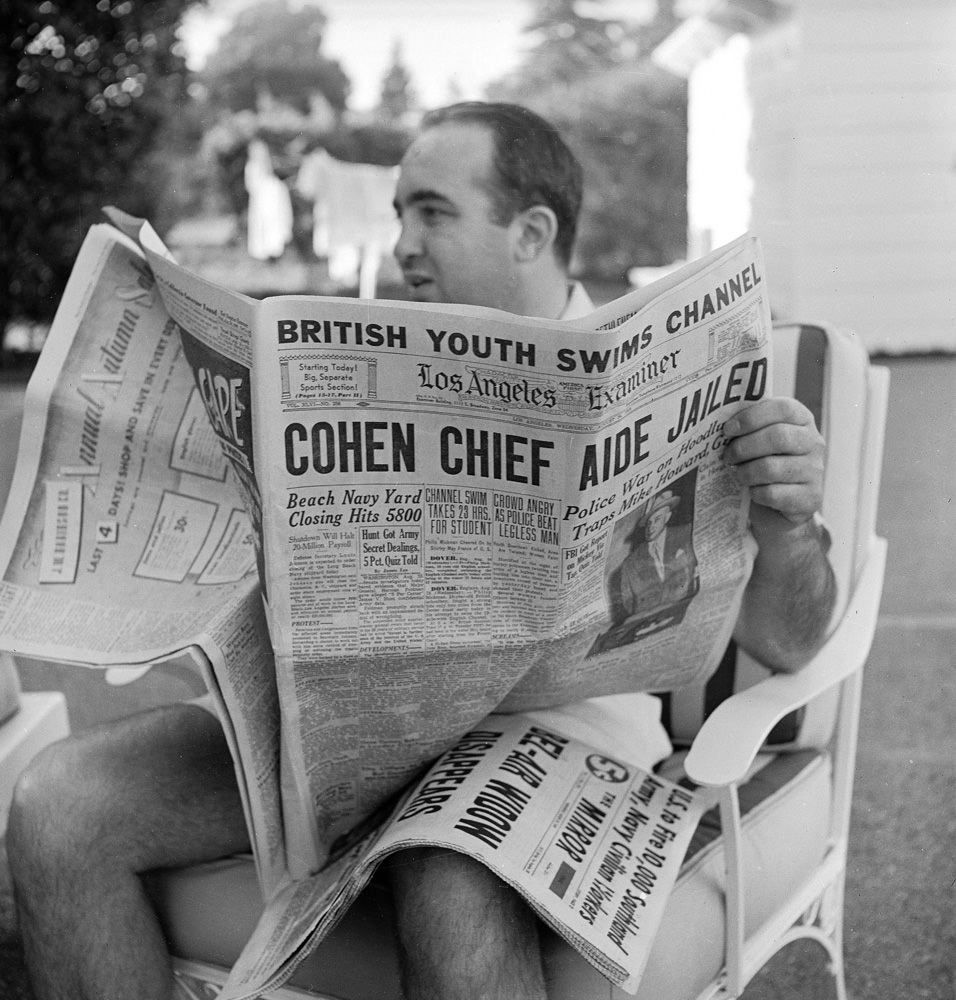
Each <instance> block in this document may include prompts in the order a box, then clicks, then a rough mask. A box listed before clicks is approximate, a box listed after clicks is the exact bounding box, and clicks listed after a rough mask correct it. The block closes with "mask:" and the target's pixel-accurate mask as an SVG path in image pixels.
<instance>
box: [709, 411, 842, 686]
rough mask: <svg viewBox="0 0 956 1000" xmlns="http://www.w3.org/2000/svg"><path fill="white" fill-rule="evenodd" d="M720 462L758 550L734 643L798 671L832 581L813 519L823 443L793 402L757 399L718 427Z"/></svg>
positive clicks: (819, 638)
mask: <svg viewBox="0 0 956 1000" xmlns="http://www.w3.org/2000/svg"><path fill="white" fill-rule="evenodd" d="M724 434H725V435H726V436H727V438H728V439H729V440H728V445H727V448H726V451H725V453H724V460H725V461H726V462H727V464H728V465H730V466H731V467H732V468H733V469H734V470H735V471H736V473H737V476H738V478H739V479H740V482H741V484H742V485H743V486H745V487H747V489H748V490H749V491H750V500H751V507H750V524H751V529H752V531H753V534H754V537H755V538H756V540H757V545H758V552H757V557H756V559H755V561H754V568H753V574H752V575H751V577H750V581H749V582H748V584H747V588H746V590H745V591H744V598H743V603H742V605H741V610H740V617H739V618H738V620H737V627H736V629H735V631H734V638H735V639H736V640H737V642H738V643H739V644H740V646H741V647H742V648H743V649H745V650H746V651H747V652H748V653H750V654H751V655H752V656H755V657H756V658H757V659H758V660H760V661H761V662H762V663H764V664H765V665H766V666H768V667H771V668H773V669H775V670H781V671H794V670H799V669H800V667H802V666H803V665H804V664H805V663H806V662H807V660H808V659H809V658H810V657H811V656H812V655H813V654H814V653H815V652H816V650H817V649H818V648H819V647H820V645H821V644H822V643H823V640H824V639H825V638H826V634H827V628H828V626H829V623H830V618H831V615H832V614H833V608H834V605H835V603H836V584H835V581H834V577H833V570H832V568H831V566H830V563H829V560H828V559H827V556H826V544H825V540H824V532H823V531H822V530H821V529H820V528H819V527H818V526H817V523H816V521H815V520H814V515H815V514H816V512H817V511H818V510H819V509H820V503H821V500H822V497H823V464H824V455H825V444H824V441H823V438H822V436H821V435H820V432H819V431H818V430H817V427H816V424H815V423H814V420H813V415H812V414H811V413H810V411H809V410H807V408H806V407H805V406H803V404H802V403H799V402H797V400H795V399H787V398H784V397H776V398H772V399H764V400H761V401H760V402H758V403H754V405H753V406H750V407H747V408H746V409H743V410H740V411H739V412H738V413H737V414H736V415H735V416H733V417H731V418H730V419H729V420H728V421H727V423H726V424H725V425H724Z"/></svg>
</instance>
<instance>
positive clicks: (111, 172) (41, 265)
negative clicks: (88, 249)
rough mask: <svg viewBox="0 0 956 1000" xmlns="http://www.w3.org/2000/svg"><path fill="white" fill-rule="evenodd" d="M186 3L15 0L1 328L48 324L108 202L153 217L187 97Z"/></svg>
mask: <svg viewBox="0 0 956 1000" xmlns="http://www.w3.org/2000/svg"><path fill="white" fill-rule="evenodd" d="M188 3H189V0H7V5H6V8H5V17H4V19H3V26H2V28H0V80H2V85H0V86H2V90H0V134H2V136H3V142H2V143H0V232H2V233H3V239H2V242H0V331H2V330H3V329H4V328H5V327H6V325H7V323H8V322H9V320H10V319H12V318H14V317H16V318H23V319H29V320H44V319H49V318H50V317H51V316H52V314H53V312H54V311H55V309H56V305H57V302H58V300H59V297H60V295H61V293H62V290H63V288H64V286H65V284H66V279H67V277H68V275H69V272H70V268H71V267H72V264H73V260H74V258H75V256H76V252H77V250H78V249H79V245H80V242H81V241H82V239H83V236H84V235H85V233H86V230H87V228H88V227H89V225H90V224H91V223H92V222H94V221H100V220H101V216H100V209H101V207H102V206H103V205H105V204H110V203H112V204H118V205H120V206H121V207H123V208H125V209H126V210H127V211H130V212H133V213H136V214H144V215H153V214H154V211H153V210H154V208H155V207H156V201H157V197H158V194H159V192H161V190H162V186H163V185H162V180H163V177H162V174H161V173H160V174H157V161H156V160H155V159H154V158H153V156H152V151H153V150H154V149H155V147H156V143H157V142H163V141H166V142H168V141H169V140H170V136H171V133H170V132H169V131H167V130H165V128H164V126H165V124H166V123H167V121H168V119H169V115H170V111H171V110H172V109H174V108H175V106H176V104H177V102H178V101H180V100H181V99H182V97H183V95H184V93H185V86H186V70H185V64H184V61H183V58H182V55H181V54H180V53H179V51H178V48H177V44H176V36H175V29H176V25H177V23H178V21H179V18H180V15H181V14H182V12H183V10H184V9H185V8H186V6H187V5H188Z"/></svg>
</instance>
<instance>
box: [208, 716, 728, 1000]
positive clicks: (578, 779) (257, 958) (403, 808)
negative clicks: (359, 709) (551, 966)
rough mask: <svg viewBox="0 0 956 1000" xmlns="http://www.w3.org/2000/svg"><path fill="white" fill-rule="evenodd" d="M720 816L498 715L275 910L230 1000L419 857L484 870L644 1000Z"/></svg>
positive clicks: (271, 978)
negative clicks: (454, 856)
mask: <svg viewBox="0 0 956 1000" xmlns="http://www.w3.org/2000/svg"><path fill="white" fill-rule="evenodd" d="M710 804H712V803H710V801H709V799H708V797H707V795H706V794H705V793H700V792H692V791H689V790H688V789H686V788H683V787H681V786H679V785H676V784H673V783H672V782H670V781H667V780H666V779H664V778H661V777H658V776H656V775H654V774H650V773H648V772H646V771H643V770H641V769H640V768H637V767H635V766H634V765H632V764H630V763H627V762H624V761H620V760H616V759H613V758H610V757H608V756H606V755H605V754H603V753H601V752H600V751H599V750H598V749H597V748H595V747H591V746H588V745H586V744H584V743H581V742H579V741H578V740H575V739H571V738H569V737H567V736H564V735H562V734H561V733H558V732H555V731H552V730H550V729H546V728H544V727H542V726H540V725H537V724H535V722H534V721H533V720H532V719H530V718H529V717H527V716H524V715H520V714H516V715H490V716H488V717H487V718H485V719H483V720H481V723H480V727H479V728H477V729H474V730H471V731H470V732H468V733H466V734H465V735H464V736H462V737H461V738H460V739H459V740H458V741H457V742H456V743H455V744H454V745H453V746H452V747H450V748H449V749H448V750H447V751H446V753H444V754H443V755H442V756H441V757H440V758H439V759H438V760H437V761H436V762H435V763H434V764H433V765H432V767H431V768H429V770H428V771H427V772H426V774H425V775H424V776H423V777H422V778H421V780H420V781H418V782H416V783H415V784H414V786H413V787H412V788H410V789H409V790H408V792H407V793H406V794H404V795H403V796H402V797H401V800H400V801H399V803H398V805H397V806H396V807H395V809H394V811H393V812H392V814H391V817H390V818H389V820H388V822H387V823H386V824H385V826H384V828H383V829H382V831H381V832H380V833H378V834H375V835H373V836H372V837H371V838H369V839H367V840H366V841H364V842H362V843H361V844H360V845H359V849H358V850H355V849H352V850H351V851H350V852H348V853H347V854H345V855H343V856H342V857H341V858H337V859H336V861H334V862H333V863H332V864H330V865H329V866H328V868H327V869H326V870H325V871H324V872H322V873H320V874H319V875H316V876H313V877H311V878H309V879H303V880H300V881H297V882H295V883H290V884H289V885H288V886H287V887H286V889H285V890H284V892H283V893H282V894H280V895H279V896H278V897H277V898H276V899H274V900H273V902H272V904H271V905H270V906H269V907H268V908H267V912H266V914H265V916H264V917H263V919H262V921H261V923H260V925H259V927H258V928H257V930H256V932H255V934H254V935H253V938H252V939H251V940H250V943H249V945H248V946H247V948H246V949H245V950H244V952H243V954H242V955H241V956H240V958H239V959H238V961H237V962H236V963H235V965H234V966H233V969H232V973H231V976H230V979H229V983H228V984H227V987H226V989H225V990H224V992H223V994H222V996H223V998H224V1000H241V998H248V997H253V996H256V995H258V992H257V991H259V990H264V989H266V988H272V987H274V986H276V985H279V984H281V983H282V982H284V981H285V980H286V979H287V978H288V976H289V975H291V974H292V973H293V972H294V969H295V967H296V966H297V965H298V963H299V962H300V961H301V960H302V959H303V958H304V957H305V956H306V955H308V954H310V953H311V952H312V951H314V949H315V948H316V947H317V946H318V944H319V943H321V941H322V939H323V938H324V937H325V935H326V934H328V932H329V931H330V930H331V929H332V927H334V926H335V924H336V922H337V921H338V919H339V917H340V916H341V914H342V912H343V911H344V909H345V908H346V907H347V906H348V905H349V904H350V903H351V902H352V900H354V898H355V896H357V895H358V893H359V892H360V891H361V889H362V888H363V887H364V886H365V885H366V884H367V883H368V881H369V879H370V878H371V876H372V874H373V872H374V869H375V868H376V867H377V865H378V864H379V862H380V861H381V860H382V858H384V857H385V856H386V855H388V854H391V853H393V852H395V851H399V850H402V849H403V848H406V847H410V846H415V845H421V844H432V845H438V846H444V847H447V848H449V849H451V850H455V851H460V852H462V853H464V854H467V855H469V856H470V857H472V858H475V859H477V860H480V861H481V862H482V863H483V864H485V865H487V866H488V867H489V868H490V869H491V870H492V871H494V872H495V874H497V875H498V876H499V877H501V878H502V879H503V880H504V881H506V882H507V883H509V884H510V885H511V886H513V887H514V888H515V889H516V890H517V891H518V892H519V893H521V894H522V896H524V898H525V899H526V900H527V901H528V903H529V904H530V905H531V906H532V908H533V909H534V910H535V911H536V912H537V913H538V915H539V916H540V917H541V919H543V920H544V921H545V922H547V923H548V924H549V925H550V926H551V927H552V928H553V929H554V930H555V931H556V932H557V933H558V934H560V935H561V936H562V937H563V938H564V939H565V940H566V941H567V942H568V943H569V944H571V945H572V946H573V947H574V948H575V949H576V950H577V951H578V952H579V953H580V954H581V955H583V956H584V957H585V958H586V959H587V960H588V961H589V962H591V963H592V964H593V965H594V966H595V967H596V968H597V969H598V970H599V971H600V972H601V973H602V974H603V975H605V976H606V977H607V978H608V979H609V980H610V981H612V982H614V983H615V984H617V985H619V986H621V988H622V989H624V990H626V991H628V992H636V990H637V987H638V984H639V982H640V978H641V975H642V972H643V970H644V967H645V965H646V963H647V959H648V956H649V954H650V949H651V946H652V944H653V941H654V936H655V934H656V931H657V928H658V927H659V926H660V922H661V919H662V916H663V911H664V907H665V905H666V902H667V897H668V895H669V893H670V890H671V888H672V886H673V884H674V881H675V880H676V878H677V874H678V871H679V869H680V864H681V861H682V860H683V857H684V854H685V852H686V850H687V845H688V843H689V842H690V838H691V836H692V834H693V831H694V829H695V827H696V825H697V821H698V819H699V817H700V814H701V812H702V810H703V809H704V808H705V807H707V806H709V805H710Z"/></svg>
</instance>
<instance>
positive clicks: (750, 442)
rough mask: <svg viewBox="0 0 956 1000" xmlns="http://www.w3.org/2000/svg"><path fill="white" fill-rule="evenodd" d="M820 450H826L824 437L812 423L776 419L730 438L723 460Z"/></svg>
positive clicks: (733, 462) (737, 461)
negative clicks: (787, 422)
mask: <svg viewBox="0 0 956 1000" xmlns="http://www.w3.org/2000/svg"><path fill="white" fill-rule="evenodd" d="M818 451H819V452H820V453H821V454H822V452H823V439H822V438H821V437H820V435H819V433H818V432H817V429H816V427H815V426H814V425H813V424H812V423H811V424H804V425H800V426H798V425H795V424H781V423H774V424H770V425H767V426H764V427H761V428H760V429H758V430H755V431H750V432H748V433H747V434H744V435H741V436H740V437H735V438H733V439H732V440H730V441H729V442H728V444H727V447H726V448H725V450H724V460H725V461H726V462H727V463H728V464H729V465H739V464H740V463H742V462H751V461H753V460H755V459H760V458H763V457H766V456H774V455H798V456H811V455H814V454H816V453H817V452H818ZM821 464H822V462H821Z"/></svg>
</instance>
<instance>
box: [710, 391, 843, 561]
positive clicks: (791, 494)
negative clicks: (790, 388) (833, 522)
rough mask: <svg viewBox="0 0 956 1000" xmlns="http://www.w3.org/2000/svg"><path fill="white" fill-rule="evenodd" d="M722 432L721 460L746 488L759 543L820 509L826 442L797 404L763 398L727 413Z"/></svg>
mask: <svg viewBox="0 0 956 1000" xmlns="http://www.w3.org/2000/svg"><path fill="white" fill-rule="evenodd" d="M724 435H725V436H726V437H727V438H728V444H727V447H726V449H725V451H724V461H725V462H726V463H727V464H728V465H729V466H731V467H732V468H733V469H734V471H735V472H736V474H737V477H738V479H739V480H740V483H741V485H743V486H745V487H746V488H747V489H748V490H749V492H750V499H751V501H752V506H751V511H750V517H751V525H752V527H753V531H754V536H755V537H756V539H757V541H758V542H761V541H762V536H763V537H766V535H767V533H768V532H771V531H773V530H775V529H776V530H777V531H787V530H788V529H791V528H792V527H793V526H795V525H800V524H804V523H805V522H807V521H809V520H810V519H811V518H812V517H813V515H814V514H815V513H816V512H817V511H818V510H819V509H820V503H821V501H822V499H823V460H824V456H825V452H826V446H825V444H824V441H823V437H822V435H821V434H820V432H819V431H818V430H817V426H816V423H815V422H814V419H813V414H812V413H810V411H809V410H808V409H807V408H806V407H805V406H804V405H803V404H802V403H800V402H798V401H797V400H795V399H788V398H786V397H783V396H777V397H773V398H771V399H762V400H760V401H759V402H757V403H754V404H753V405H752V406H748V407H746V408H744V409H742V410H739V411H738V412H737V413H736V414H735V415H734V416H733V417H731V418H730V419H729V420H728V421H727V422H726V423H725V424H724ZM781 519H782V520H781Z"/></svg>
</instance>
